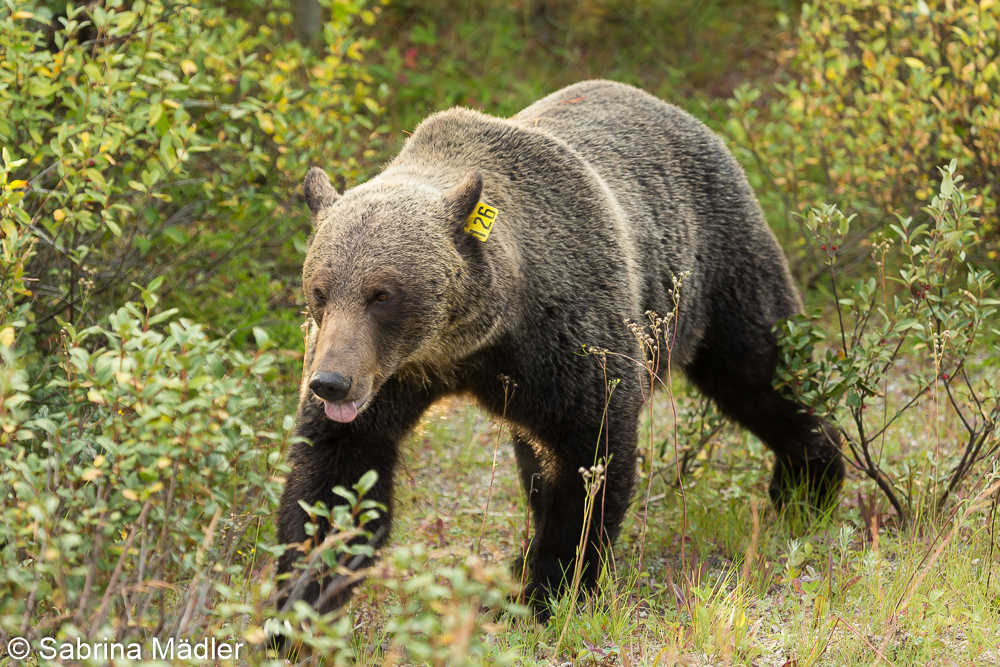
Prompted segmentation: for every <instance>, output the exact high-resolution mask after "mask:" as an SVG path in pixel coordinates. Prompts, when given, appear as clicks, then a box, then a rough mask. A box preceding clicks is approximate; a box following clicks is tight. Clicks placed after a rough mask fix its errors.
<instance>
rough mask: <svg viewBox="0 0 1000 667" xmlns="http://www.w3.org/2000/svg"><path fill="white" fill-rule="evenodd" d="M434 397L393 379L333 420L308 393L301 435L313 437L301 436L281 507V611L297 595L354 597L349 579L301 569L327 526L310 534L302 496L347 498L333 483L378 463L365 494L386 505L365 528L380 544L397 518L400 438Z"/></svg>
mask: <svg viewBox="0 0 1000 667" xmlns="http://www.w3.org/2000/svg"><path fill="white" fill-rule="evenodd" d="M432 400H433V396H432V395H431V394H430V392H429V391H428V390H427V389H426V388H425V387H410V386H406V385H404V384H402V383H400V382H398V381H397V380H396V379H391V380H389V381H388V382H387V383H386V385H385V386H384V387H383V388H382V390H381V391H380V392H379V394H378V395H377V396H376V397H375V398H374V400H373V402H372V405H371V406H369V407H368V409H367V410H364V411H362V412H361V413H359V414H358V416H357V418H356V419H355V420H354V421H352V422H350V423H338V422H334V421H331V420H330V419H328V418H327V416H326V415H325V414H324V411H323V404H322V402H320V401H318V400H315V399H314V398H313V397H311V396H307V397H306V398H305V399H304V400H303V402H302V404H301V405H300V406H299V415H298V423H297V425H296V430H295V434H296V435H297V436H301V437H304V438H306V439H307V440H308V441H309V442H307V443H306V442H300V443H297V444H295V445H294V446H293V448H292V450H291V453H290V455H289V461H290V463H291V466H292V472H291V474H290V475H289V476H288V480H287V482H286V483H285V491H284V493H283V494H282V496H281V505H280V507H279V509H278V521H277V532H278V539H279V541H280V542H281V543H283V544H287V545H291V546H290V547H289V548H288V549H287V550H286V551H285V553H284V555H282V557H281V558H280V559H279V561H278V575H279V576H280V575H284V574H286V573H290V576H289V577H288V578H287V579H285V580H284V581H282V582H280V584H279V585H280V590H281V593H280V596H279V598H278V602H277V606H278V609H279V610H282V609H288V608H290V607H291V605H292V603H293V602H294V601H295V600H305V601H307V602H309V603H310V604H312V605H313V606H314V607H316V608H317V611H319V612H321V613H323V612H327V611H331V610H334V609H337V608H338V607H340V606H342V605H343V604H344V603H345V602H346V601H347V600H348V599H349V597H350V592H351V586H345V585H343V582H341V581H338V580H336V579H334V578H332V577H329V576H327V575H325V574H322V575H320V576H318V577H317V576H316V574H315V573H312V572H310V573H308V574H306V576H305V577H302V576H301V572H302V568H300V567H297V565H298V564H299V561H300V559H301V558H302V556H303V555H304V549H303V547H304V546H306V545H308V546H309V547H310V548H313V547H315V546H316V545H319V544H321V543H322V542H323V539H324V538H325V537H326V535H327V530H328V526H325V525H320V526H318V527H317V532H316V533H315V534H314V535H312V536H310V535H307V534H306V529H305V527H306V523H307V522H308V520H309V519H308V515H307V514H306V512H305V510H303V509H302V507H301V505H300V504H299V501H304V502H306V503H308V504H310V505H314V504H316V503H318V502H320V501H322V502H323V503H324V504H325V505H326V506H327V507H333V506H334V505H340V504H344V503H345V502H346V500H345V499H344V498H342V497H341V496H338V495H336V494H335V493H333V488H334V487H335V486H342V487H344V488H346V489H350V488H351V487H352V486H353V485H354V484H356V483H357V482H358V480H359V479H361V477H362V476H363V475H364V474H365V473H366V472H368V471H369V470H374V471H375V472H376V473H377V474H378V480H377V481H376V482H375V486H374V487H373V488H372V489H371V490H370V491H369V492H368V493H367V494H366V496H365V497H366V498H367V499H371V500H375V501H376V502H379V503H381V504H382V505H384V506H385V509H384V510H380V513H379V516H378V518H377V519H375V520H373V521H371V522H369V523H368V524H367V525H366V526H364V528H365V530H367V531H368V532H370V533H371V535H372V536H373V539H372V545H371V546H373V547H374V548H378V546H379V545H380V544H381V543H382V542H383V541H384V540H385V538H386V536H387V535H388V532H389V528H390V525H391V520H392V496H393V473H394V471H395V468H396V463H397V461H398V458H399V442H400V440H402V438H403V437H405V435H406V434H407V433H408V432H409V430H410V429H411V428H412V427H413V425H414V424H415V423H416V422H417V420H418V419H419V418H420V416H421V415H422V414H423V412H424V411H425V410H426V408H427V407H428V406H429V405H430V403H431V402H432ZM359 541H361V540H359ZM369 562H370V559H362V562H351V563H350V565H351V566H353V567H354V568H355V569H360V568H362V567H365V566H366V565H367V564H368V563H369ZM328 586H333V588H332V589H331V588H328Z"/></svg>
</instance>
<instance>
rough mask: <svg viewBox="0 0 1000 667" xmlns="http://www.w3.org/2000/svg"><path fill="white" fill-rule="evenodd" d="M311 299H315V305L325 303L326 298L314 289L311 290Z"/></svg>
mask: <svg viewBox="0 0 1000 667" xmlns="http://www.w3.org/2000/svg"><path fill="white" fill-rule="evenodd" d="M313 298H314V299H316V302H317V303H320V304H323V303H326V297H325V296H323V292H322V291H321V290H318V289H314V290H313Z"/></svg>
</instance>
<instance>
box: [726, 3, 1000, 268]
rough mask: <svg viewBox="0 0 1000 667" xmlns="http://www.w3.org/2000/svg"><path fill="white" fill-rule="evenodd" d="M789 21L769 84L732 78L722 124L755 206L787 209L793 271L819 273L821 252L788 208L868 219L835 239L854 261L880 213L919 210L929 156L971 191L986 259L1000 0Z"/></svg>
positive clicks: (999, 164) (849, 11) (999, 157)
mask: <svg viewBox="0 0 1000 667" xmlns="http://www.w3.org/2000/svg"><path fill="white" fill-rule="evenodd" d="M784 21H785V24H786V25H787V23H788V20H787V17H785V18H784ZM791 32H792V34H785V35H784V39H783V41H782V42H781V48H780V51H779V66H780V69H779V70H778V72H777V73H776V75H775V76H774V77H773V78H772V80H771V82H770V83H769V84H768V85H767V86H765V87H764V88H753V87H750V86H743V87H741V88H739V89H738V90H737V91H736V92H735V96H734V97H733V99H731V100H730V101H729V110H728V114H729V115H730V117H729V118H728V119H726V120H725V121H720V122H719V125H720V126H721V127H722V128H723V129H724V131H725V132H726V133H727V134H728V136H729V138H730V140H731V143H732V145H733V147H734V149H735V150H736V152H737V154H738V157H740V158H741V160H742V161H743V162H744V163H745V164H748V165H752V167H751V168H750V169H749V171H750V173H751V176H752V177H754V179H755V180H756V182H755V183H754V185H755V186H756V189H757V190H758V192H767V193H768V196H767V199H766V201H765V208H769V209H774V210H783V211H784V226H785V237H784V239H783V242H784V245H785V249H786V251H788V252H790V253H793V254H794V264H795V268H796V272H797V273H798V275H799V276H800V277H803V278H804V279H805V280H806V282H807V283H811V282H812V280H814V279H815V278H817V277H818V276H819V275H820V274H821V273H822V272H823V271H824V269H823V268H822V264H823V261H824V253H823V252H822V251H821V250H820V249H819V246H818V244H814V243H810V240H811V238H812V237H811V235H810V234H808V232H807V230H805V229H804V228H803V227H802V226H801V224H802V223H801V220H802V219H801V218H797V217H796V216H795V214H796V213H802V212H803V211H804V210H805V207H806V206H807V205H808V203H809V202H816V201H825V202H828V203H831V204H836V205H837V206H838V207H839V208H840V209H841V210H845V211H848V210H849V211H857V212H859V213H860V214H861V215H862V217H863V219H865V220H866V224H865V227H864V228H862V229H855V230H854V232H853V233H852V235H850V236H849V237H848V238H846V239H845V240H844V241H843V243H842V245H841V246H840V251H839V252H840V254H841V257H843V258H845V259H860V258H863V257H864V256H865V255H866V254H867V250H865V249H864V248H863V243H862V242H863V241H864V240H865V239H867V238H868V235H869V234H870V233H871V231H872V230H873V229H875V228H876V227H877V226H879V225H881V224H882V220H883V216H885V215H886V214H888V215H889V216H892V215H893V214H897V213H898V214H901V215H904V216H914V215H916V214H917V213H918V212H919V210H920V207H921V206H923V205H924V204H925V203H926V202H927V201H929V200H930V199H931V198H932V197H933V195H934V192H935V186H934V180H935V178H936V175H937V171H936V169H937V167H940V166H943V165H945V164H947V163H948V162H949V161H950V160H951V159H953V158H954V159H956V160H957V161H958V169H959V171H961V173H962V174H964V175H965V177H966V182H967V183H969V185H970V186H971V187H972V188H973V189H975V190H976V191H977V192H978V194H977V195H976V198H975V201H974V202H972V203H974V204H975V205H976V206H978V207H979V209H980V210H981V212H982V215H983V219H982V232H983V233H984V234H986V235H987V238H988V240H989V241H990V243H989V244H988V246H987V247H986V248H985V249H984V251H982V252H983V253H984V254H987V255H988V257H989V258H991V259H992V258H994V257H995V256H996V254H995V253H996V242H997V240H998V239H1000V226H998V221H997V192H996V191H995V188H996V183H997V181H998V179H1000V152H998V151H997V150H996V147H997V146H998V145H1000V70H998V68H997V67H998V65H997V63H998V62H1000V3H996V2H993V0H939V1H935V0H926V1H925V0H919V1H918V2H916V3H911V2H910V1H909V0H890V1H889V2H883V1H882V0H878V1H876V0H834V1H833V2H822V3H814V4H805V5H803V6H802V14H801V17H800V19H799V22H798V25H797V26H796V27H795V28H794V29H793V30H792V31H791ZM796 221H798V222H799V227H798V231H799V232H800V234H799V235H798V236H797V237H795V236H793V232H794V231H795V222H796Z"/></svg>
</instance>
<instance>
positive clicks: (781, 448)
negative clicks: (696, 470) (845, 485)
mask: <svg viewBox="0 0 1000 667" xmlns="http://www.w3.org/2000/svg"><path fill="white" fill-rule="evenodd" d="M748 330H750V327H746V328H743V332H744V334H746V332H747V331H748ZM725 334H726V335H722V336H720V335H715V336H706V338H705V339H704V340H703V341H702V344H701V345H700V347H699V349H698V352H697V354H696V355H695V358H694V361H693V362H691V363H690V364H689V365H688V367H687V368H686V371H687V374H688V377H690V378H691V380H693V381H694V383H695V384H696V385H697V386H698V388H699V389H700V390H701V391H702V392H704V393H705V394H706V395H707V396H709V397H710V398H712V399H713V400H714V401H715V402H716V405H718V407H719V409H720V410H721V411H722V413H723V414H725V415H726V416H727V417H729V418H731V419H733V420H735V421H736V422H738V423H739V424H740V425H742V426H743V427H744V428H746V429H748V430H749V431H750V432H751V433H753V434H754V435H756V436H757V437H758V438H760V439H761V441H762V442H763V443H764V444H765V445H767V447H768V448H769V449H770V450H771V451H772V452H774V455H775V464H774V473H773V476H772V478H771V484H770V488H769V492H770V496H771V499H772V501H773V502H774V503H775V505H776V506H778V507H779V508H780V507H783V506H785V505H786V504H788V502H790V501H791V500H793V499H794V498H795V497H796V496H795V493H796V490H797V489H800V488H801V489H804V490H805V492H806V499H807V501H808V503H809V505H810V506H812V507H814V508H817V509H820V510H824V509H827V508H828V507H830V506H831V505H832V504H833V503H835V502H836V499H837V494H838V493H839V491H840V487H841V483H842V482H843V479H844V462H843V460H842V457H841V453H840V437H839V435H838V434H837V432H836V430H835V429H834V428H833V427H831V426H830V425H829V424H826V423H824V422H823V421H822V420H820V419H818V418H817V417H815V416H813V415H811V414H808V413H807V412H806V411H804V410H803V408H802V407H801V406H799V405H798V404H796V403H795V402H794V401H791V400H789V399H787V398H785V397H783V396H782V395H781V394H780V393H779V391H778V390H777V389H775V388H774V386H773V384H772V382H773V377H774V372H775V368H776V365H777V345H776V342H775V338H774V335H773V334H772V333H770V332H766V333H765V332H762V331H761V332H758V335H757V337H756V338H757V340H756V341H755V340H753V337H752V336H747V337H744V338H740V337H738V336H734V335H731V334H732V329H730V330H729V331H727V332H725Z"/></svg>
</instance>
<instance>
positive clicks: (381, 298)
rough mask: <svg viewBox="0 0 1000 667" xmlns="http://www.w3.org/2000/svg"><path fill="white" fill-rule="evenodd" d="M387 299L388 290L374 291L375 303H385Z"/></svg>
mask: <svg viewBox="0 0 1000 667" xmlns="http://www.w3.org/2000/svg"><path fill="white" fill-rule="evenodd" d="M388 300H389V293H388V292H376V293H375V303H385V302H386V301H388Z"/></svg>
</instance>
